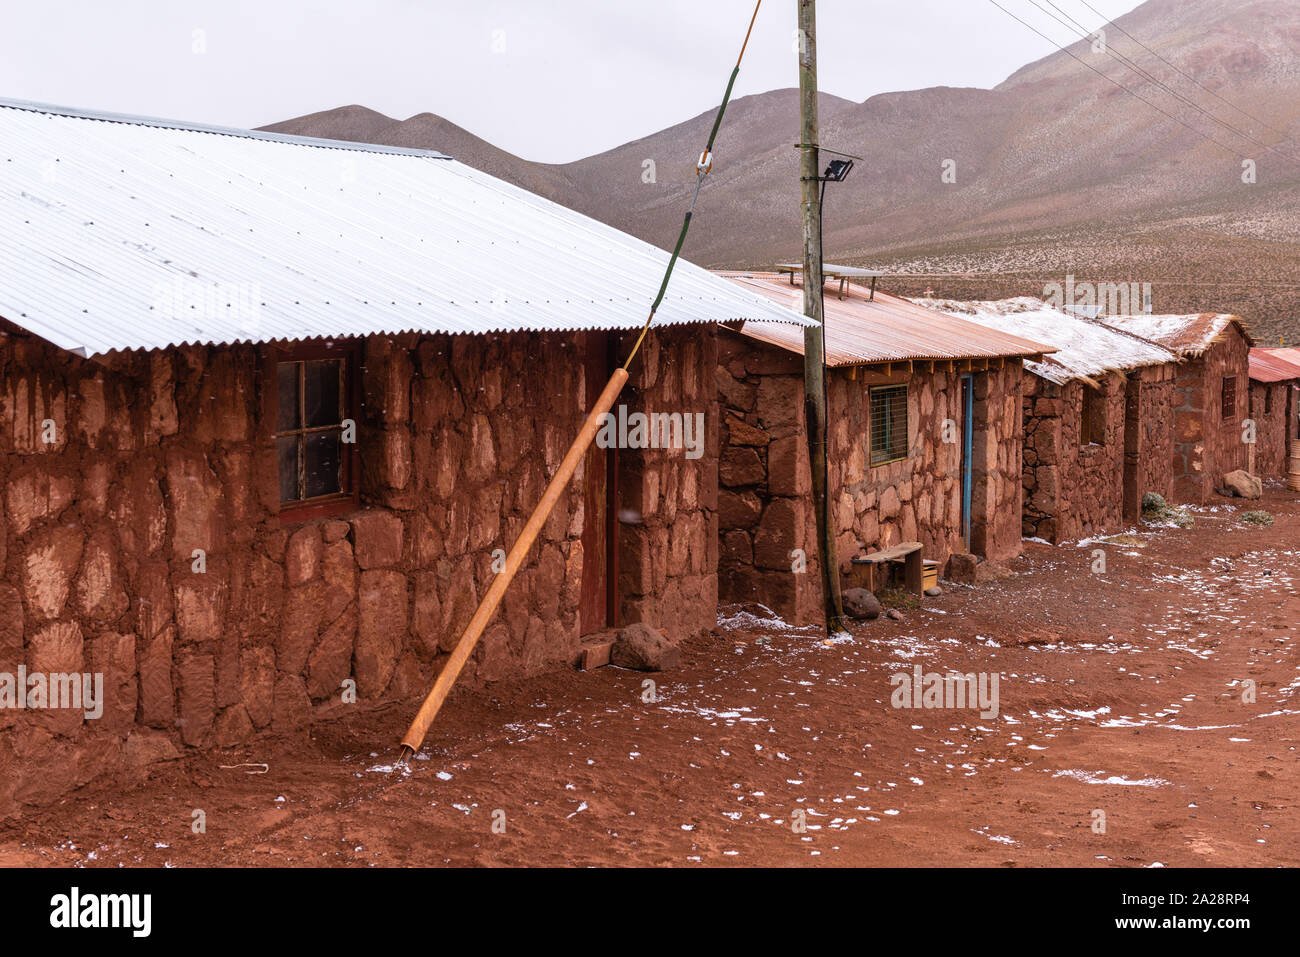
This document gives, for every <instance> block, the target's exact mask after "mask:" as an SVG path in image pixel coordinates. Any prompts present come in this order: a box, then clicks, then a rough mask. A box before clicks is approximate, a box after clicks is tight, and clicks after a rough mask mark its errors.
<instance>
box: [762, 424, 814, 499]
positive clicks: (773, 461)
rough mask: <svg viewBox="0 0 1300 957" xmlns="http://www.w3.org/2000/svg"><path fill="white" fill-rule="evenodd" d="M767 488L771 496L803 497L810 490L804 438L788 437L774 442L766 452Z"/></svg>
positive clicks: (799, 436)
mask: <svg viewBox="0 0 1300 957" xmlns="http://www.w3.org/2000/svg"><path fill="white" fill-rule="evenodd" d="M767 475H768V479H767V488H768V491H769V492H771V493H772V494H773V495H789V496H803V495H807V494H809V492H810V491H811V488H812V473H811V472H810V471H809V468H808V443H807V440H806V439H805V437H804V436H803V435H802V434H800V435H790V436H786V437H785V438H783V439H777V440H776V441H774V442H773V443H772V444H771V445H770V446H769V447H768V450H767Z"/></svg>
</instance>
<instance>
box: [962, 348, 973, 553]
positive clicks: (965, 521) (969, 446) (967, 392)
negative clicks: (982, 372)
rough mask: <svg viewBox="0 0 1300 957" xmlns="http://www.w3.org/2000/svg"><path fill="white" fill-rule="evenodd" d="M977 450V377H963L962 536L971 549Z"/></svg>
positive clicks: (968, 548) (964, 374)
mask: <svg viewBox="0 0 1300 957" xmlns="http://www.w3.org/2000/svg"><path fill="white" fill-rule="evenodd" d="M974 450H975V377H974V376H973V375H972V374H971V373H969V372H966V373H963V375H962V377H961V537H962V541H964V542H965V543H966V551H967V552H969V551H970V501H971V455H972V453H973V452H974Z"/></svg>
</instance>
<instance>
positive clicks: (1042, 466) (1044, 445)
mask: <svg viewBox="0 0 1300 957" xmlns="http://www.w3.org/2000/svg"><path fill="white" fill-rule="evenodd" d="M1094 381H1096V382H1097V383H1098V385H1099V386H1100V387H1101V390H1102V392H1103V394H1104V396H1105V407H1104V408H1105V413H1104V414H1105V425H1104V437H1105V441H1104V442H1102V443H1101V444H1095V443H1094V444H1089V445H1083V444H1082V423H1083V400H1084V392H1083V390H1084V389H1085V388H1089V387H1088V386H1086V385H1085V384H1084V383H1082V382H1079V381H1077V380H1076V381H1072V382H1067V383H1066V384H1065V385H1057V384H1056V383H1054V382H1049V381H1048V380H1046V379H1041V378H1039V377H1038V376H1034V375H1028V376H1026V384H1027V388H1026V392H1025V399H1024V428H1025V453H1024V492H1025V499H1024V514H1023V531H1024V535H1025V537H1026V538H1041V539H1043V540H1044V541H1048V542H1052V543H1054V544H1055V543H1059V542H1064V541H1073V540H1076V539H1080V538H1086V537H1089V536H1092V535H1098V534H1105V533H1107V532H1111V531H1114V530H1116V529H1117V528H1119V526H1120V525H1121V523H1122V521H1123V515H1122V512H1123V491H1124V388H1125V377H1124V376H1123V375H1121V374H1120V373H1110V374H1108V375H1105V376H1101V377H1096V378H1095V379H1094Z"/></svg>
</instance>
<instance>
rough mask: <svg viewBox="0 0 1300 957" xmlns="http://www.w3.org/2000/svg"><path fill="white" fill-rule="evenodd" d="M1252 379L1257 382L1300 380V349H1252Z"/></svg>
mask: <svg viewBox="0 0 1300 957" xmlns="http://www.w3.org/2000/svg"><path fill="white" fill-rule="evenodd" d="M1250 377H1251V378H1252V379H1254V380H1255V381H1256V382H1286V381H1287V380H1288V379H1300V349H1260V348H1255V349H1251V350H1250Z"/></svg>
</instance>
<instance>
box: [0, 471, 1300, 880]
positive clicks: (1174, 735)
mask: <svg viewBox="0 0 1300 957" xmlns="http://www.w3.org/2000/svg"><path fill="white" fill-rule="evenodd" d="M1296 498H1297V496H1294V495H1292V494H1289V493H1287V492H1285V491H1283V490H1282V489H1281V488H1280V487H1278V486H1277V485H1276V484H1275V485H1274V486H1273V487H1271V488H1270V489H1268V491H1267V492H1266V495H1265V501H1264V502H1263V503H1262V507H1263V508H1265V509H1267V510H1268V511H1270V512H1271V513H1272V514H1273V515H1274V516H1275V517H1276V524H1275V525H1273V526H1271V527H1258V526H1252V525H1246V524H1243V523H1241V522H1240V516H1241V514H1242V513H1243V512H1244V511H1245V507H1242V506H1240V505H1239V504H1238V505H1233V504H1226V503H1225V504H1220V505H1218V506H1215V507H1212V508H1208V509H1201V510H1198V511H1195V512H1194V515H1195V519H1196V524H1195V527H1194V528H1192V529H1178V528H1172V527H1169V528H1159V529H1152V528H1143V529H1139V530H1138V531H1137V534H1136V536H1135V537H1134V538H1132V539H1129V538H1125V539H1124V540H1122V541H1121V542H1119V543H1106V542H1089V543H1082V544H1079V545H1076V544H1068V545H1063V546H1061V547H1052V546H1050V545H1043V544H1036V543H1026V549H1025V554H1024V556H1022V557H1021V558H1019V559H1017V560H1016V561H1014V562H1013V563H1012V564H1011V565H1010V568H1011V570H1013V571H1014V572H1015V574H1014V575H1011V576H1010V577H1007V578H1004V579H1002V580H999V581H995V582H991V583H988V584H984V585H981V586H979V587H977V588H969V587H962V586H957V585H948V586H947V588H946V593H945V594H944V595H943V596H942V597H940V598H936V599H927V600H926V602H925V606H924V607H923V608H920V609H910V610H907V611H905V612H904V617H903V620H901V621H890V620H885V619H883V618H882V619H880V620H878V621H874V622H869V623H863V624H861V625H860V626H858V627H857V628H856V629H855V634H854V636H853V637H852V639H851V640H849V639H841V640H838V641H836V642H834V643H830V644H826V643H824V642H823V640H822V639H821V637H820V636H819V635H818V634H817V633H816V632H815V630H814V629H791V628H788V627H785V626H783V625H780V624H779V623H776V622H773V621H771V620H770V619H766V618H765V617H763V616H762V615H761V614H760V615H752V614H748V613H745V612H741V611H736V610H732V611H730V612H729V613H727V614H724V616H723V619H722V622H721V624H720V627H719V629H718V631H717V632H716V634H714V635H713V636H710V637H707V638H700V639H697V640H695V641H693V642H691V643H690V644H689V645H688V646H687V647H686V649H685V654H684V656H683V663H682V667H681V668H680V669H679V670H677V671H674V672H671V673H665V674H661V675H655V676H647V675H644V674H640V673H636V672H631V671H623V670H619V669H615V668H603V669H599V670H597V671H593V672H588V673H577V672H563V673H554V674H549V675H546V676H543V677H541V678H537V679H531V680H528V681H522V682H503V683H499V684H496V685H493V686H490V687H489V688H488V690H486V691H473V692H467V691H460V692H457V693H456V694H455V695H453V697H452V699H451V700H450V702H449V704H448V706H447V707H446V709H445V710H444V712H443V714H442V716H441V717H440V719H439V721H438V722H437V723H436V724H435V725H434V728H433V730H432V732H431V734H430V736H429V740H428V742H427V744H426V747H425V749H424V750H423V751H422V753H421V754H420V755H419V756H418V760H416V761H414V762H413V766H412V769H411V770H410V771H409V772H407V773H405V774H402V773H396V774H394V773H390V771H389V768H390V765H391V762H392V761H393V758H394V754H395V749H394V747H393V745H394V743H395V742H396V741H397V740H398V739H399V737H400V736H401V733H402V731H403V730H404V729H405V725H406V723H407V722H408V721H409V719H410V717H411V715H412V713H413V708H412V707H411V706H410V705H402V706H400V707H398V706H393V707H390V708H388V709H386V710H384V711H381V712H370V713H367V714H360V713H358V714H353V715H350V716H345V717H340V718H337V719H334V720H328V721H325V720H322V721H318V722H316V723H315V724H314V725H313V726H312V727H311V729H310V730H309V731H308V732H304V733H302V734H300V735H297V736H293V737H280V738H267V739H263V740H261V741H259V742H256V743H255V744H254V745H251V746H249V747H246V748H242V749H239V750H237V751H228V752H217V753H209V754H204V755H202V756H197V757H191V758H188V759H185V760H178V761H174V762H171V763H169V764H164V765H160V766H157V767H155V768H154V769H153V770H152V771H151V772H150V774H149V777H148V779H147V780H146V781H143V782H141V783H139V784H130V785H127V786H126V787H125V789H124V788H123V787H121V786H118V787H114V786H110V785H97V786H91V787H89V788H86V789H83V790H82V791H80V792H78V793H76V794H74V795H72V796H70V797H69V798H68V799H66V800H64V801H63V802H61V803H59V804H57V805H55V806H52V807H50V808H46V809H44V810H42V811H40V812H38V813H33V814H31V815H30V816H28V817H27V818H25V819H23V820H21V821H19V822H15V823H12V824H11V825H9V826H7V827H6V828H4V829H0V864H3V865H31V864H53V865H64V866H68V865H72V866H96V867H97V866H105V867H117V866H119V865H126V866H132V865H149V866H164V865H165V866H187V865H242V866H250V865H252V866H256V865H275V866H283V865H443V864H452V865H617V864H639V865H742V866H743V865H751V866H752V865H807V864H812V865H938V866H960V865H982V866H1000V865H1005V866H1037V865H1083V866H1092V865H1095V866H1128V867H1153V866H1156V865H1164V866H1171V867H1186V866H1197V865H1218V866H1253V867H1259V866H1276V865H1295V864H1298V863H1300V815H1297V814H1296V813H1295V810H1296V805H1297V802H1298V801H1300V798H1297V795H1298V794H1300V764H1298V763H1297V762H1298V760H1300V752H1298V751H1297V747H1300V720H1298V717H1300V658H1298V657H1297V631H1296V623H1297V622H1300V594H1298V593H1297V585H1298V584H1300V562H1298V561H1297V557H1298V556H1300V502H1297V501H1296ZM1097 549H1100V550H1102V551H1103V552H1104V553H1105V560H1106V570H1105V572H1104V573H1097V572H1094V570H1093V568H1094V565H1095V563H1096V555H1095V550H1097ZM918 664H919V665H921V666H922V668H923V671H924V672H926V673H929V672H941V673H945V674H946V673H950V672H952V671H954V670H955V671H959V672H962V673H968V672H974V673H981V672H982V673H987V674H994V673H996V674H997V675H998V677H999V699H1000V700H999V706H1000V708H999V714H998V715H997V717H996V718H984V717H981V716H980V715H979V714H978V713H977V712H976V711H972V710H960V709H945V710H935V709H928V710H927V709H919V710H918V709H911V710H909V709H902V708H895V707H892V706H891V703H890V700H891V692H892V691H893V690H894V689H893V686H892V684H891V681H890V677H891V676H892V675H895V674H899V673H904V674H907V675H908V676H909V678H910V676H911V674H912V669H913V667H914V666H915V665H918ZM647 677H652V678H653V680H654V681H655V682H656V683H657V688H656V690H657V695H658V700H657V701H656V702H653V703H647V702H645V701H643V696H644V694H645V690H644V686H643V682H644V681H645V680H646V679H647ZM1247 679H1249V680H1250V681H1253V682H1254V683H1255V687H1256V689H1257V700H1256V701H1255V703H1246V702H1244V701H1243V692H1242V689H1243V687H1244V686H1243V685H1242V684H1241V683H1242V682H1243V681H1245V680H1247ZM245 762H258V763H265V764H266V765H267V766H268V768H267V770H266V772H265V773H249V771H250V770H252V771H258V770H261V769H260V768H252V769H250V768H246V767H245V768H238V767H226V768H223V767H221V766H222V765H238V764H241V763H245ZM196 809H197V810H201V811H203V812H204V816H205V818H206V833H202V834H195V833H193V831H192V827H191V825H192V822H193V820H194V811H195V810H196ZM799 811H802V812H803V814H802V815H801V814H798V813H797V812H799ZM497 812H501V813H497ZM1097 812H1101V813H1103V814H1104V824H1105V828H1104V833H1103V832H1101V831H1100V829H1099V827H1097V823H1098V822H1100V821H1101V820H1102V818H1101V817H1099V816H1098V813H1097ZM494 820H495V821H496V822H497V823H498V827H497V831H499V830H500V825H501V824H502V823H503V824H504V833H497V832H496V831H494V828H493V824H494ZM799 820H802V822H803V823H804V824H805V825H806V830H805V831H804V832H802V833H796V829H795V827H794V826H793V825H794V824H795V823H796V822H797V821H799Z"/></svg>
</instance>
